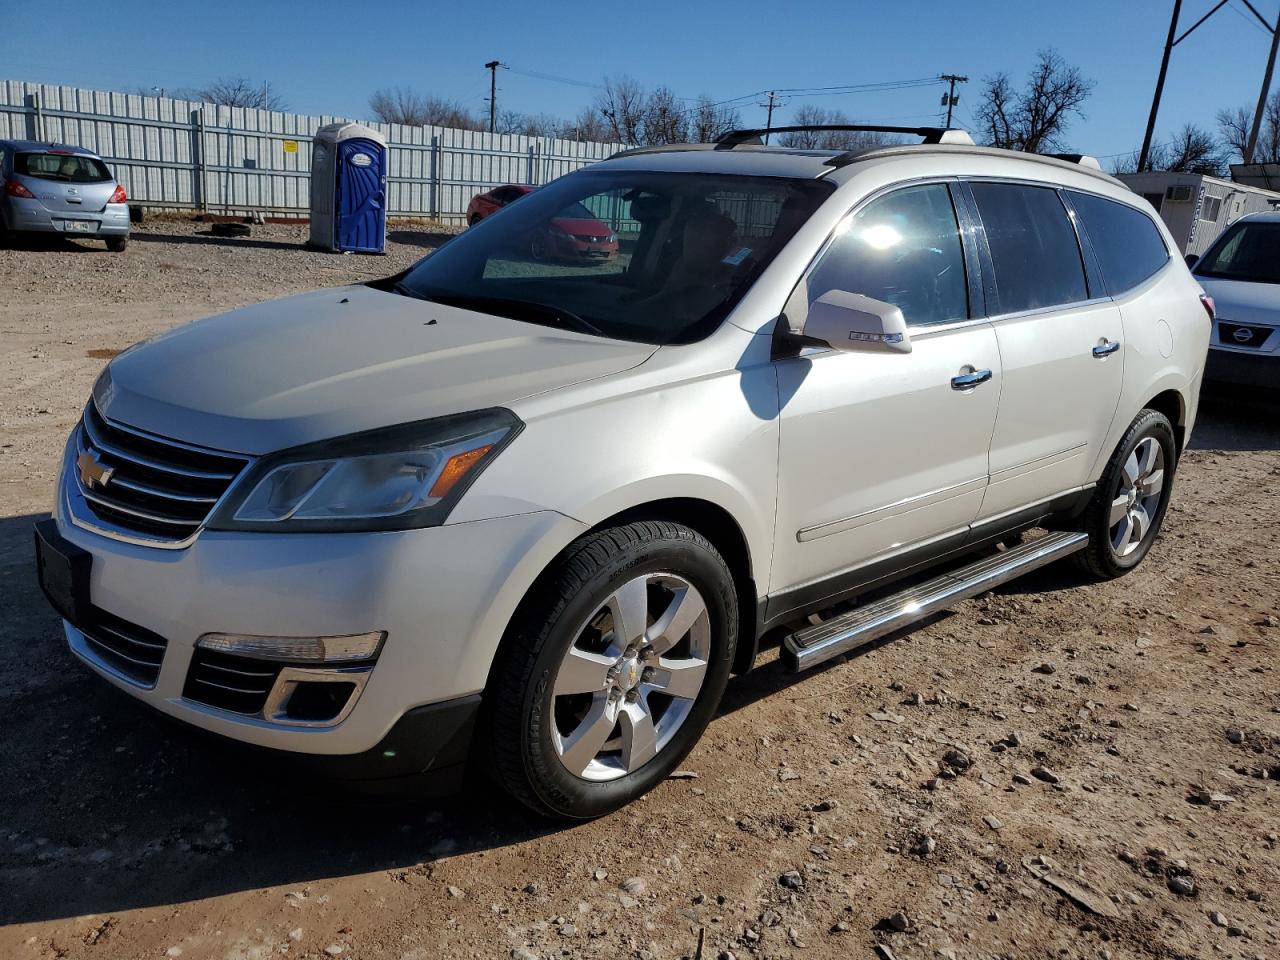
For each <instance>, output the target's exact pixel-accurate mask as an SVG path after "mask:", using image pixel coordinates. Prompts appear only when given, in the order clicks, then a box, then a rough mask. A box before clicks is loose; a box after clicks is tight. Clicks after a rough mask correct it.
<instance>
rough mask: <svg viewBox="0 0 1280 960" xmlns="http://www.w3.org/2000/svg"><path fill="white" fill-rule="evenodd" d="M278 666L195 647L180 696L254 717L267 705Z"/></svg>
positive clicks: (279, 666)
mask: <svg viewBox="0 0 1280 960" xmlns="http://www.w3.org/2000/svg"><path fill="white" fill-rule="evenodd" d="M280 669H281V665H280V664H278V663H272V662H270V661H268V660H255V659H251V658H249V657H239V656H236V655H235V654H230V653H221V652H219V651H216V650H204V649H202V648H200V647H197V648H196V650H195V653H194V654H193V655H192V657H191V666H190V668H189V669H188V670H187V683H186V687H185V688H184V689H183V691H182V695H183V696H184V697H185V698H186V699H188V700H194V701H195V702H196V703H203V704H204V705H205V706H207V707H215V708H217V709H219V710H226V711H228V712H230V713H241V714H244V715H246V716H257V715H258V714H260V713H262V711H263V709H264V708H265V707H266V704H267V695H268V694H270V693H271V688H272V687H274V686H275V683H276V678H277V677H278V676H279V675H280Z"/></svg>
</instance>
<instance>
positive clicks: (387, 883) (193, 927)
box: [0, 222, 1280, 960]
mask: <svg viewBox="0 0 1280 960" xmlns="http://www.w3.org/2000/svg"><path fill="white" fill-rule="evenodd" d="M392 236H393V239H394V241H395V242H393V243H392V244H391V245H390V249H389V253H388V255H387V256H386V257H380V258H375V257H351V256H349V257H341V256H335V255H326V254H319V253H312V252H308V251H305V250H303V249H302V248H301V245H300V241H301V239H302V231H301V229H299V228H291V227H265V228H263V227H258V228H255V229H254V236H253V238H251V239H250V240H247V241H240V240H226V241H222V240H216V239H213V238H210V237H209V236H208V235H207V232H206V228H204V227H202V226H197V225H194V224H186V223H177V222H174V223H167V224H154V225H153V224H149V225H148V226H147V227H146V229H145V230H140V231H139V232H137V233H136V234H135V238H134V243H133V244H132V245H131V247H130V249H129V250H128V251H127V252H126V253H124V254H122V255H112V254H107V253H105V252H102V251H101V249H100V247H98V245H97V244H90V243H82V244H81V243H76V244H72V243H68V244H66V245H64V246H52V247H47V248H45V249H38V250H36V249H32V250H18V251H0V289H2V290H4V292H5V296H4V298H3V301H2V302H0V444H2V446H0V451H2V453H0V584H2V585H3V586H2V587H0V731H2V733H0V770H4V771H7V774H6V776H5V789H4V791H3V793H2V794H0V922H2V923H3V924H5V925H4V926H3V927H2V928H0V957H4V958H6V960H8V958H55V957H56V958H95V957H96V958H110V960H127V958H135V957H136V958H152V957H154V958H164V957H179V956H181V957H188V958H204V957H210V958H220V960H221V958H225V960H265V958H267V957H269V956H284V955H288V956H292V957H315V958H318V960H324V958H327V957H335V956H336V957H353V958H382V957H388V958H399V960H428V958H432V960H434V958H461V957H486V958H487V957H514V958H517V960H528V958H535V957H540V958H547V957H602V958H617V957H638V958H643V957H653V958H675V957H697V958H703V960H711V958H723V957H737V958H747V957H792V956H801V957H805V956H810V957H868V958H871V957H877V956H879V957H882V958H888V957H898V958H902V960H910V958H918V960H924V958H929V960H933V958H943V960H946V958H957V960H970V958H992V957H998V958H1009V960H1013V958H1018V960H1022V958H1032V957H1036V958H1038V957H1070V958H1076V957H1079V958H1107V957H1111V958H1117V960H1119V958H1124V957H1166V958H1191V957H1197V958H1199V957H1222V958H1251V960H1252V958H1258V960H1262V958H1273V957H1276V956H1280V922H1278V920H1277V911H1280V851H1278V850H1277V836H1276V830H1277V803H1276V801H1277V797H1278V796H1280V682H1278V681H1280V678H1278V677H1277V668H1276V655H1277V651H1278V650H1280V619H1277V618H1278V616H1280V610H1278V609H1277V603H1278V602H1280V601H1278V598H1280V573H1278V570H1280V567H1278V565H1277V561H1278V560H1280V509H1278V508H1280V416H1277V413H1278V412H1280V407H1278V406H1276V405H1274V404H1272V405H1263V404H1261V403H1259V402H1258V401H1256V400H1248V399H1242V398H1240V397H1222V396H1217V395H1211V396H1209V397H1208V398H1207V401H1206V406H1205V409H1204V410H1203V412H1202V420H1201V423H1200V424H1199V427H1198V430H1197V434H1196V437H1195V443H1194V448H1193V449H1192V450H1191V451H1189V452H1188V453H1187V455H1186V457H1185V458H1184V460H1183V463H1182V468H1181V472H1180V474H1179V480H1178V488H1177V491H1176V493H1175V499H1174V505H1173V508H1172V511H1171V513H1170V516H1169V518H1168V521H1167V522H1166V525H1165V529H1164V533H1163V535H1162V537H1161V540H1160V542H1159V544H1157V546H1156V548H1155V550H1154V551H1153V553H1152V555H1151V557H1150V559H1148V561H1147V562H1146V563H1145V564H1144V566H1143V567H1142V568H1141V569H1140V570H1139V571H1137V572H1136V573H1135V574H1133V575H1131V576H1129V577H1127V578H1125V579H1123V580H1121V581H1117V582H1114V583H1109V584H1105V585H1102V586H1097V585H1087V584H1084V583H1082V582H1081V581H1080V580H1078V579H1076V577H1075V576H1074V575H1073V574H1072V573H1071V572H1070V570H1069V569H1068V568H1065V567H1054V568H1049V569H1046V570H1043V571H1039V572H1038V573H1036V574H1034V575H1032V577H1031V578H1028V579H1025V580H1023V581H1020V582H1017V583H1014V584H1012V585H1009V586H1007V587H1005V588H1002V589H1000V590H998V591H996V592H994V593H991V594H987V595H985V596H983V597H980V598H978V599H976V600H973V601H969V602H966V603H962V604H960V605H958V606H957V608H956V609H955V611H954V612H953V613H950V614H946V615H943V616H940V617H937V618H935V619H933V620H932V621H930V622H929V623H927V624H925V625H923V626H921V627H919V628H917V629H915V630H913V631H910V632H907V633H905V634H904V635H901V636H898V637H896V638H893V639H892V640H891V642H887V643H885V644H882V645H880V646H878V647H877V648H875V649H873V650H871V651H869V652H867V653H865V654H863V655H861V656H858V657H856V658H853V659H851V660H849V661H847V662H844V663H838V664H833V665H830V666H828V667H827V668H825V669H819V670H817V671H814V672H812V673H809V674H807V675H802V676H800V677H798V678H794V677H788V676H785V675H783V674H782V673H781V672H780V671H779V670H778V669H777V667H776V664H774V663H772V662H769V663H766V664H765V665H764V666H763V667H762V668H761V669H759V670H758V671H756V672H755V673H753V674H751V675H749V676H747V677H744V678H739V679H738V680H735V681H734V682H733V683H732V684H731V685H730V689H729V693H728V695H727V699H726V702H725V704H724V707H723V709H722V712H721V715H720V717H719V718H718V719H717V720H716V721H715V722H714V723H713V724H712V726H711V728H710V730H709V731H708V733H707V735H706V736H705V738H704V740H703V742H702V744H701V745H700V746H699V747H698V748H697V749H696V750H695V751H694V753H693V754H692V755H691V756H690V757H689V759H688V761H687V762H686V767H687V776H682V777H680V778H673V779H672V780H671V781H670V782H668V783H666V784H665V785H663V786H662V787H660V788H659V789H658V790H656V791H654V792H653V793H652V794H651V795H650V796H649V797H647V798H646V799H644V800H643V801H641V802H639V803H636V804H634V805H632V806H631V807H630V808H628V809H626V810H623V811H621V812H620V813H618V814H615V815H613V816H611V817H607V818H605V819H603V820H600V821H598V822H595V823H590V824H585V825H581V826H577V827H574V828H571V829H565V828H561V827H557V826H554V825H549V824H547V823H544V822H541V821H539V820H536V819H534V818H532V817H530V816H529V815H527V814H525V813H523V812H522V811H520V810H518V809H516V808H514V807H513V806H512V805H510V804H508V803H506V802H504V801H502V800H501V799H499V798H496V797H494V796H492V795H490V794H489V793H488V792H486V791H483V790H472V791H471V792H469V793H467V794H465V795H463V796H462V797H461V798H459V799H457V800H454V801H450V802H446V803H436V804H430V805H427V804H422V803H407V804H404V803H401V804H372V803H353V802H351V801H349V800H344V799H342V798H340V797H335V796H330V795H328V794H327V792H326V791H325V790H324V789H323V788H321V787H318V786H317V785H314V784H308V783H298V782H285V781H282V780H280V779H278V778H275V777H272V776H270V775H269V773H270V772H269V771H262V770H260V769H259V768H256V767H253V766H247V765H246V764H245V763H244V762H243V761H242V759H241V756H240V754H239V753H237V752H234V751H232V752H228V751H227V750H226V749H224V748H221V747H218V746H217V745H211V744H210V743H209V742H208V741H206V740H203V739H198V738H196V737H194V736H192V735H191V734H189V733H187V732H186V731H184V730H182V729H179V728H175V727H174V726H172V725H170V724H168V723H165V722H161V721H159V720H157V719H156V718H155V717H153V716H152V715H151V714H149V713H146V712H144V711H142V710H141V709H139V708H137V707H136V706H135V705H134V704H133V703H131V702H130V701H129V700H128V699H127V698H126V697H124V696H123V695H120V694H117V693H115V692H114V691H113V690H112V689H110V688H109V687H108V686H107V685H106V684H104V683H101V682H98V681H97V680H96V679H95V678H93V677H92V676H91V675H90V674H88V672H87V671H86V670H84V669H82V668H80V667H79V666H77V665H76V663H75V662H74V661H73V659H72V658H71V656H70V655H69V654H68V652H67V651H66V649H65V647H64V645H63V641H62V639H61V635H60V632H59V630H58V627H57V623H56V621H55V618H54V616H53V614H52V613H50V611H49V609H48V608H47V606H46V605H45V603H44V601H43V598H42V597H40V596H39V592H38V589H37V587H36V583H35V579H34V576H33V574H32V570H31V561H30V551H31V545H30V543H31V532H30V528H31V523H32V521H33V520H35V519H37V518H38V517H39V516H42V515H44V514H46V512H47V507H48V503H49V499H50V496H51V487H52V484H53V479H54V464H55V460H56V457H57V454H58V451H59V450H60V447H61V443H62V440H63V438H64V437H65V435H66V433H67V432H68V431H69V430H70V428H71V426H72V424H73V423H74V422H75V419H76V417H77V416H78V414H79V411H80V409H81V406H82V404H83V403H84V400H85V397H86V396H87V394H88V391H89V387H90V385H91V383H92V381H93V378H94V376H95V375H96V373H97V371H98V370H99V369H100V367H101V365H102V363H103V361H104V359H105V358H106V357H108V356H110V355H111V354H112V352H114V351H118V350H120V349H122V348H123V347H125V346H127V345H128V344H130V343H132V342H134V341H136V340H138V339H140V338H142V337H144V336H147V335H149V334H152V333H154V332H157V331H159V330H163V329H165V328H167V327H169V326H172V325H173V324H175V323H180V322H184V321H187V320H191V319H194V318H196V317H199V316H202V315H205V314H208V313H210V312H213V311H215V310H219V309H225V308H227V307H231V306H235V305H239V304H244V303H248V302H251V301H256V300H261V299H266V298H269V297H274V296H280V295H284V294H287V293H291V292H294V291H298V290H304V289H307V288H310V287H314V286H320V285H327V284H338V283H341V282H345V281H348V280H353V279H364V278H368V277H374V276H379V275H384V274H388V273H391V272H394V271H395V270H398V269H400V268H402V267H403V266H405V265H407V264H408V263H410V262H412V261H413V260H414V259H416V258H417V257H419V256H421V255H422V254H423V253H424V252H426V251H427V250H429V249H430V248H432V247H433V246H435V245H437V244H438V243H440V242H441V241H442V240H443V239H444V237H443V236H442V235H441V234H438V233H434V232H431V230H430V228H427V227H417V228H408V229H405V230H402V231H396V232H394V233H393V234H392ZM769 659H770V660H772V657H770V658H769Z"/></svg>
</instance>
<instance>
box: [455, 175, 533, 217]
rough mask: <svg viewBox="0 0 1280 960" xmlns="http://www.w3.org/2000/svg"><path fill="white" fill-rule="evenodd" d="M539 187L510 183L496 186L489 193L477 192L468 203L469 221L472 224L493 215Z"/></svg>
mask: <svg viewBox="0 0 1280 960" xmlns="http://www.w3.org/2000/svg"><path fill="white" fill-rule="evenodd" d="M536 189H537V187H528V186H524V185H523V184H518V183H509V184H507V185H506V186H505V187H494V188H493V189H492V190H490V191H489V192H488V193H481V194H477V195H476V196H474V197H472V198H471V202H470V203H469V204H467V223H468V224H470V225H471V226H474V225H475V224H477V223H479V222H480V221H481V220H483V219H484V218H485V217H491V216H493V215H494V214H495V213H497V212H498V211H499V210H501V209H502V208H503V207H505V206H506V205H507V204H509V203H515V202H516V201H517V200H519V199H520V198H521V197H523V196H524V195H525V194H528V193H533V191H534V190H536Z"/></svg>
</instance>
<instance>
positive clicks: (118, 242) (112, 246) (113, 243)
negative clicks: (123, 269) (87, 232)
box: [107, 237, 129, 253]
mask: <svg viewBox="0 0 1280 960" xmlns="http://www.w3.org/2000/svg"><path fill="white" fill-rule="evenodd" d="M127 246H129V238H128V237H107V249H108V250H110V251H111V252H112V253H123V252H124V250H125V247H127Z"/></svg>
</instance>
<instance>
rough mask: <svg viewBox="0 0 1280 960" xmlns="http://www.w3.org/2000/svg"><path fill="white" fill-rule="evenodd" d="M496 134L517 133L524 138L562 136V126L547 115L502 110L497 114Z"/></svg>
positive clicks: (556, 118) (556, 119)
mask: <svg viewBox="0 0 1280 960" xmlns="http://www.w3.org/2000/svg"><path fill="white" fill-rule="evenodd" d="M496 126H497V132H498V133H518V134H522V135H524V136H526V137H559V136H563V135H564V134H563V129H564V126H565V125H564V124H563V123H562V122H561V121H560V119H559V118H558V117H553V116H552V115H551V114H549V113H521V112H520V111H519V110H503V111H502V112H500V113H499V114H498V121H497V124H496Z"/></svg>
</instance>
